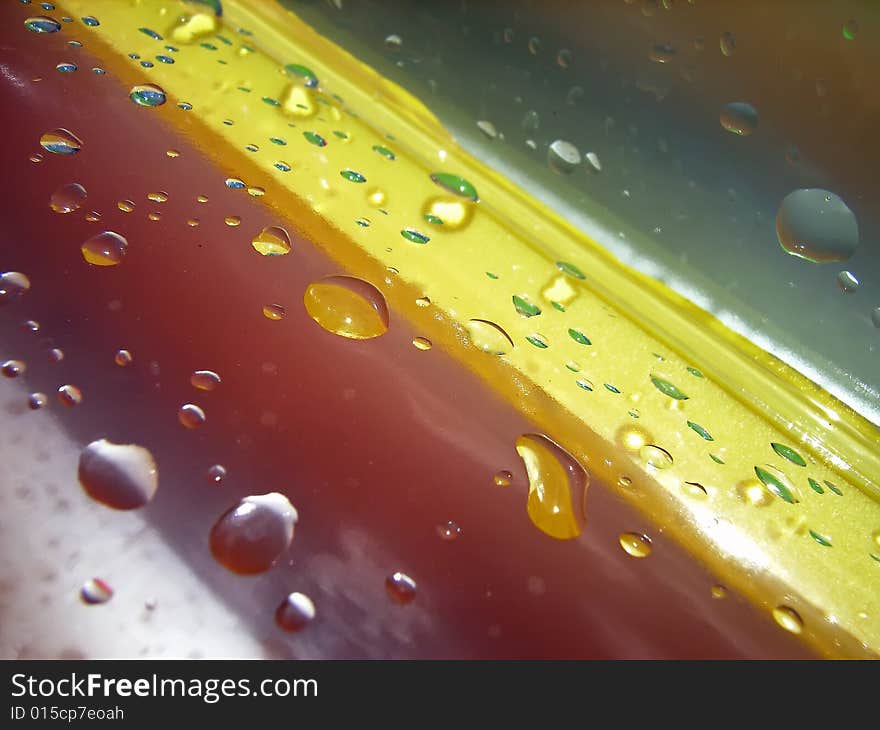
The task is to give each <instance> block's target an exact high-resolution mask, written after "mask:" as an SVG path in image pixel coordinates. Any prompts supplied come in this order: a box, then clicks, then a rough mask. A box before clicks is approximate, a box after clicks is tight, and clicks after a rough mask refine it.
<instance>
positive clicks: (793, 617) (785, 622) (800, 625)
mask: <svg viewBox="0 0 880 730" xmlns="http://www.w3.org/2000/svg"><path fill="white" fill-rule="evenodd" d="M773 620H774V621H776V623H777V624H779V625H780V626H781V627H782V628H783V629H785V630H786V631H790V632H791V633H792V634H799V633H801V631H803V629H804V621H803V619H802V618H801V617H800V615H799V614H798V612H797V611H795V610H794V609H793V608H790V607H788V606H777V607H776V608H774V609H773Z"/></svg>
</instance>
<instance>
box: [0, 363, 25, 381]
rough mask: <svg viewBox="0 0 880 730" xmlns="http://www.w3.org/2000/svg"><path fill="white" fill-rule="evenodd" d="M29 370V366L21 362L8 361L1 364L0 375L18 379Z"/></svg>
mask: <svg viewBox="0 0 880 730" xmlns="http://www.w3.org/2000/svg"><path fill="white" fill-rule="evenodd" d="M26 370H27V365H26V364H25V363H24V362H22V361H21V360H6V361H4V362H2V363H0V373H2V374H3V376H4V377H7V378H17V377H18V376H19V375H23V374H24V372H25V371H26Z"/></svg>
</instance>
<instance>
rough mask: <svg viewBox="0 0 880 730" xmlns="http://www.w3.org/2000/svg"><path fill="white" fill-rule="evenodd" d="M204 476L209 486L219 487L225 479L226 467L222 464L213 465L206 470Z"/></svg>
mask: <svg viewBox="0 0 880 730" xmlns="http://www.w3.org/2000/svg"><path fill="white" fill-rule="evenodd" d="M205 476H206V477H207V479H208V481H209V482H211V484H214V485H215V486H220V483H221V482H222V481H223V480H224V479H225V478H226V467H225V466H223V465H222V464H214V465H213V466H211V467H210V468H209V469H208V471H207V473H206V474H205Z"/></svg>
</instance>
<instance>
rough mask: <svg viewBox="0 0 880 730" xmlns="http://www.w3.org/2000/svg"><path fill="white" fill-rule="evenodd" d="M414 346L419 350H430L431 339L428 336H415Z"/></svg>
mask: <svg viewBox="0 0 880 730" xmlns="http://www.w3.org/2000/svg"><path fill="white" fill-rule="evenodd" d="M412 343H413V347H415V348H416V349H417V350H430V349H431V340H429V339H428V338H427V337H413V341H412Z"/></svg>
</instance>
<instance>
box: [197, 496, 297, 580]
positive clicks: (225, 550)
mask: <svg viewBox="0 0 880 730" xmlns="http://www.w3.org/2000/svg"><path fill="white" fill-rule="evenodd" d="M297 519H298V515H297V511H296V508H295V507H294V506H293V505H292V504H291V503H290V500H288V499H287V497H285V496H284V495H283V494H280V493H278V492H270V493H269V494H258V495H252V496H249V497H245V498H244V499H242V500H241V501H240V502H239V503H238V504H237V505H235V506H234V507H232V508H231V509H229V510H228V511H227V512H225V513H224V514H223V515H222V516H221V517H220V519H219V520H217V522H216V523H215V525H214V527H213V528H212V529H211V534H210V538H209V543H210V546H211V553H212V554H213V556H214V558H215V560H217V562H218V563H220V564H221V565H222V566H223V567H225V568H227V569H228V570H231V571H232V572H233V573H238V574H240V575H255V574H257V573H263V572H265V571H267V570H269V568H271V567H272V566H273V565H274V564H275V562H276V561H277V560H278V558H279V557H281V554H282V553H283V552H284V551H285V550H287V548H288V547H289V546H290V543H291V541H292V540H293V532H294V526H295V525H296V522H297Z"/></svg>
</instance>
